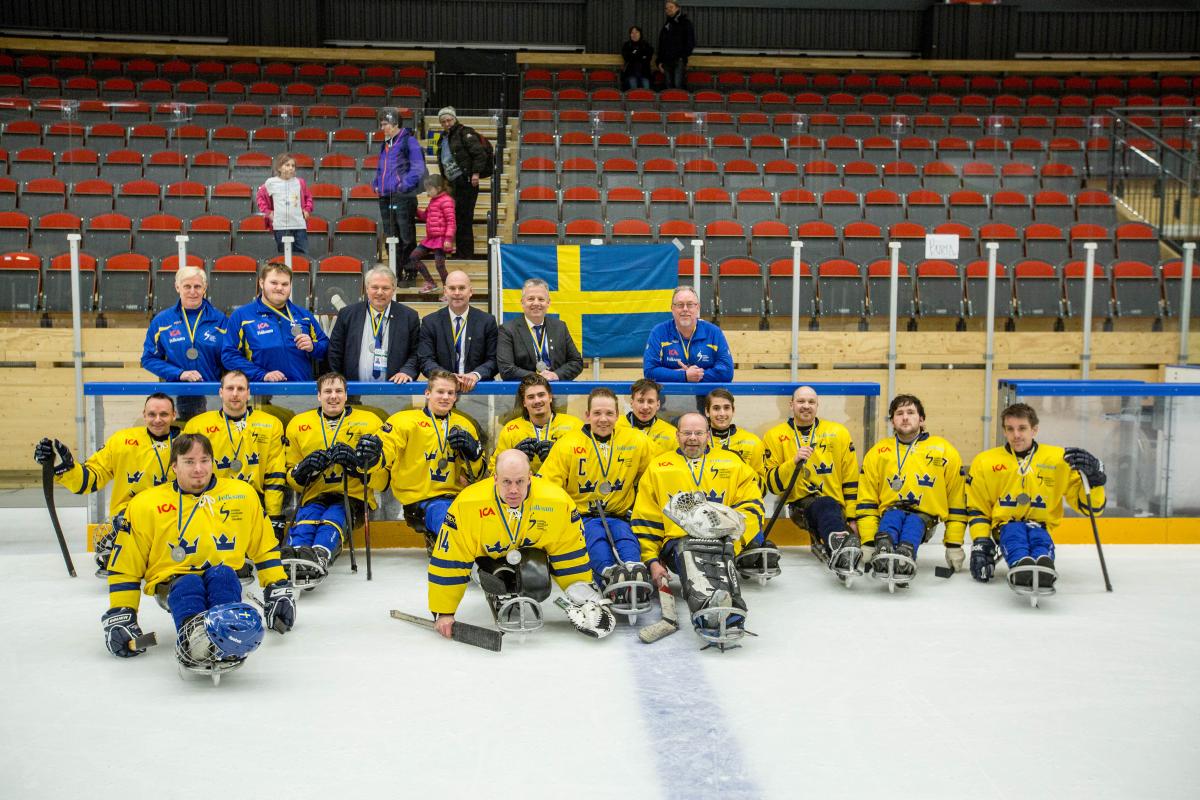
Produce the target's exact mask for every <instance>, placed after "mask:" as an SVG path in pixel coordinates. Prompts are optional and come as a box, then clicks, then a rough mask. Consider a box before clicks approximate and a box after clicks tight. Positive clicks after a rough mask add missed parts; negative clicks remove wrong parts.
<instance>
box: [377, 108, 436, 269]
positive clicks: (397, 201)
mask: <svg viewBox="0 0 1200 800" xmlns="http://www.w3.org/2000/svg"><path fill="white" fill-rule="evenodd" d="M378 120H379V132H380V133H382V134H383V144H381V145H380V146H379V165H378V166H376V167H375V179H374V180H373V181H371V188H373V189H374V190H375V193H376V194H377V195H379V216H380V217H381V218H382V221H383V235H384V236H385V237H388V236H395V237H396V238H397V239H399V240H400V245H399V247H398V248H397V251H396V264H393V265H392V267H393V268H395V267H396V265H397V264H407V263H408V256H409V254H410V253H412V250H413V248H414V247H416V246H417V222H416V218H417V192H419V191H420V190H421V178H423V177H424V176H425V151H424V150H423V149H421V143H420V142H418V141H417V137H416V136H414V135H413V132H412V131H410V130H409V129H408V128H402V127H400V112H399V110H397V109H395V108H383V109H380V111H379V117H378Z"/></svg>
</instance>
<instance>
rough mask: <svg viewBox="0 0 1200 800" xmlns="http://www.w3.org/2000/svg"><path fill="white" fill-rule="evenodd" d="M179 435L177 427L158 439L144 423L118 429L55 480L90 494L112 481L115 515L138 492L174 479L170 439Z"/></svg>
mask: <svg viewBox="0 0 1200 800" xmlns="http://www.w3.org/2000/svg"><path fill="white" fill-rule="evenodd" d="M178 435H179V429H178V428H171V432H170V433H169V434H168V435H167V436H165V437H163V438H162V439H155V438H154V436H152V435H151V434H150V431H148V430H146V428H145V426H142V427H140V428H126V429H125V430H121V431H117V432H116V433H114V434H113V435H112V436H110V437H108V441H106V442H105V443H104V446H103V447H101V448H100V449H99V450H97V451H96V452H95V453H93V454H92V457H91V458H89V459H88V460H87V461H85V462H83V463H82V464H80V463H79V462H78V461H76V462H75V465H74V466H73V467H71V469H69V470H67V471H66V472H64V473H63V474H62V475H60V476H58V477H57V478H55V480H57V481H58V482H59V483H60V484H62V485H63V486H65V487H66V488H67V489H70V490H71V491H72V492H74V493H75V494H91V493H92V492H97V491H99V490H101V489H103V488H104V487H105V486H107V485H108V484H109V483H110V482H111V483H112V493H111V494H110V496H109V498H108V513H109V515H110V516H114V517H115V516H116V515H117V514H119V513H121V512H122V511H123V510H125V507H126V506H127V505H129V501H130V500H131V499H132V498H133V496H134V495H136V494H137V493H139V492H141V491H144V490H146V489H149V488H151V487H154V486H158V485H160V484H164V483H170V482H171V481H173V480H174V479H175V471H174V470H173V469H171V440H172V439H174V438H175V437H176V436H178Z"/></svg>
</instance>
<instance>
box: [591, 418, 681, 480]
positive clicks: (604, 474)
mask: <svg viewBox="0 0 1200 800" xmlns="http://www.w3.org/2000/svg"><path fill="white" fill-rule="evenodd" d="M588 440H589V441H591V443H592V452H593V453H595V454H596V461H597V462H598V463H599V466H600V477H601V478H604V480H608V471H609V470H610V469H612V460H613V454H614V451H615V450H616V448H615V447H613V446H612V438H611V437H610V438H609V444H608V463H607V464H605V463H604V459H603V457H602V456H601V455H600V446H599V445H598V444H596V437H595V436H593V435H592V431H591V429H590V428H589V429H588ZM688 471H689V472H690V471H691V467H688ZM700 474H701V475H703V474H704V470H703V469H701V471H700Z"/></svg>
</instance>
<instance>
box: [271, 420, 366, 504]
mask: <svg viewBox="0 0 1200 800" xmlns="http://www.w3.org/2000/svg"><path fill="white" fill-rule="evenodd" d="M381 427H382V423H381V422H380V421H379V417H378V415H376V414H373V413H371V412H370V411H364V410H363V409H362V408H360V407H354V406H346V410H345V411H344V412H343V413H342V415H341V416H340V417H338V418H337V419H326V417H325V416H324V415H323V414H322V413H321V409H319V408H314V409H312V410H310V411H305V412H303V413H300V414H297V415H296V416H294V417H292V421H291V422H289V423H288V426H287V435H286V438H287V456H286V465H287V482H288V485H289V486H291V487H292V488H293V489H295V490H296V491H297V492H300V491H303V495H302V496H301V497H300V500H299V502H300V504H301V505H303V504H304V503H307V502H309V501H310V500H312V499H313V498H315V497H317V496H319V495H322V494H326V493H330V492H332V493H336V494H341V493H342V477H343V473H346V477H347V489H346V490H347V491H348V492H349V494H350V497H351V499H361V498H362V496H363V485H362V479H361V478H360V477H359V474H358V472H357V471H355V470H346V469H344V468H343V467H341V466H340V465H338V464H332V465H330V467H329V469H327V470H325V471H324V472H323V473H321V474H320V475H318V476H317V477H316V478H314V479H313V480H312V482H311V483H309V485H308V488H305V487H303V486H301V485H300V484H298V483H296V479H295V478H293V477H292V468H293V467H295V466H296V465H297V464H299V463H300V460H301V459H303V458H304V457H305V456H306V455H308V454H309V453H313V452H316V451H317V450H328V449H329V448H331V447H333V445H334V443H335V442H340V443H342V444H345V445H348V446H349V447H350V448H355V447H357V446H358V440H359V439H361V438H362V437H363V436H364V435H366V434H368V433H373V434H375V435H376V436H379V437H380V439H383V438H384V437H383V436H381V435H380V432H379V429H380V428H381ZM387 475H388V460H387V448H386V447H385V448H384V455H383V458H381V459H380V460H379V462H378V463H376V464H375V466H374V468H372V469H371V471H370V473H369V474H368V475H367V484H368V485H369V486H370V488H371V489H372V490H373V491H372V492H371V493H370V497H369V502H370V504H371V508H375V506H376V500H375V491H381V490H382V489H383V488H384V487H386V486H387Z"/></svg>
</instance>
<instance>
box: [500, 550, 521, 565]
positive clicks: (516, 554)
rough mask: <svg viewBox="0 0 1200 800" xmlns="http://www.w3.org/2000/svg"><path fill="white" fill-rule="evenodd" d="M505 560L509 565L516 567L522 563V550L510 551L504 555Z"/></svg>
mask: <svg viewBox="0 0 1200 800" xmlns="http://www.w3.org/2000/svg"><path fill="white" fill-rule="evenodd" d="M504 560H505V561H507V562H508V563H510V564H512V565H513V566H514V567H515V566H516V565H517V564H520V563H521V551H520V550H509V551H508V552H507V553H505V554H504Z"/></svg>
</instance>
